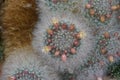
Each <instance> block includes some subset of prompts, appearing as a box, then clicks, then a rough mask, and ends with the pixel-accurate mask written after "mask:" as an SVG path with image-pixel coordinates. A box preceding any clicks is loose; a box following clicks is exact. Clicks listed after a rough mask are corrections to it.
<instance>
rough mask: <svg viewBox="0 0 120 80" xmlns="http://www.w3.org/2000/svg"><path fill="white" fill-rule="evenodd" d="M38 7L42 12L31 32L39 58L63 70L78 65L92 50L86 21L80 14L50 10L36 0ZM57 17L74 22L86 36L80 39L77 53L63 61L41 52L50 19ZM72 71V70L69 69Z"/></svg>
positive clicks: (91, 38)
mask: <svg viewBox="0 0 120 80" xmlns="http://www.w3.org/2000/svg"><path fill="white" fill-rule="evenodd" d="M37 4H38V8H41V9H40V10H41V11H42V13H41V14H40V15H39V18H40V20H39V21H38V22H37V25H36V28H35V30H34V32H33V34H34V39H33V46H34V48H35V50H36V51H37V52H38V54H39V55H40V57H41V58H40V59H41V60H42V61H44V63H45V64H46V65H47V64H48V65H50V66H53V67H54V69H55V70H59V71H63V70H64V69H68V70H74V69H75V68H77V67H79V65H80V64H81V63H82V62H83V59H84V58H86V57H87V54H89V53H90V51H91V50H93V45H94V38H93V36H92V31H91V29H90V28H89V26H88V23H87V22H86V21H85V20H83V18H82V16H80V15H79V16H78V15H75V16H74V15H73V14H72V13H69V12H62V13H60V12H59V11H58V12H57V11H55V12H53V11H50V9H49V7H48V6H46V5H45V3H44V1H42V0H39V1H38V3H37ZM53 18H57V19H58V20H59V21H64V22H68V23H72V24H75V26H76V28H77V29H78V30H80V31H83V32H85V34H86V37H85V38H83V39H82V40H81V45H80V49H79V50H77V54H76V55H73V57H72V58H68V59H67V61H66V62H63V61H62V60H61V59H58V58H57V59H55V58H53V57H51V55H50V54H47V53H44V52H42V49H43V47H44V46H45V44H44V37H45V32H46V30H47V29H49V26H50V25H51V24H53V23H52V19H53ZM71 72H72V71H71Z"/></svg>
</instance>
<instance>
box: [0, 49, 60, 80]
mask: <svg viewBox="0 0 120 80" xmlns="http://www.w3.org/2000/svg"><path fill="white" fill-rule="evenodd" d="M13 53H15V54H14V55H10V56H9V57H8V58H7V59H6V61H5V64H4V66H3V69H2V76H1V78H0V80H8V77H13V75H14V74H15V72H16V71H17V70H18V69H22V70H23V69H27V70H30V71H34V72H35V73H38V72H40V73H41V74H40V77H42V78H41V80H54V78H55V77H54V75H55V74H56V73H54V70H53V69H52V68H50V67H47V66H44V65H42V62H40V60H39V58H38V56H37V55H36V54H33V51H31V50H30V51H29V50H25V49H23V50H22V49H20V50H18V51H14V52H13ZM37 76H38V75H37ZM55 80H58V79H55Z"/></svg>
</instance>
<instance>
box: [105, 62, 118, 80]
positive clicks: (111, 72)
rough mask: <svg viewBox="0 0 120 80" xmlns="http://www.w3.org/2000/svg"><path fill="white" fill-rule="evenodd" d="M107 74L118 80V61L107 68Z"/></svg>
mask: <svg viewBox="0 0 120 80" xmlns="http://www.w3.org/2000/svg"><path fill="white" fill-rule="evenodd" d="M107 74H108V75H109V76H111V77H112V78H116V79H117V80H120V60H118V61H117V62H114V63H113V64H111V65H110V66H109V67H108V71H107Z"/></svg>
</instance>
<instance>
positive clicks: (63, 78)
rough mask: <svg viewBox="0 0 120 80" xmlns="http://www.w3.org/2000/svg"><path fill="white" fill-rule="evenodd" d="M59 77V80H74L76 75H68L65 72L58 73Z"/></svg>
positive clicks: (67, 72)
mask: <svg viewBox="0 0 120 80" xmlns="http://www.w3.org/2000/svg"><path fill="white" fill-rule="evenodd" d="M60 76H61V80H76V74H74V73H70V72H69V71H67V70H65V71H64V72H62V73H60Z"/></svg>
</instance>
